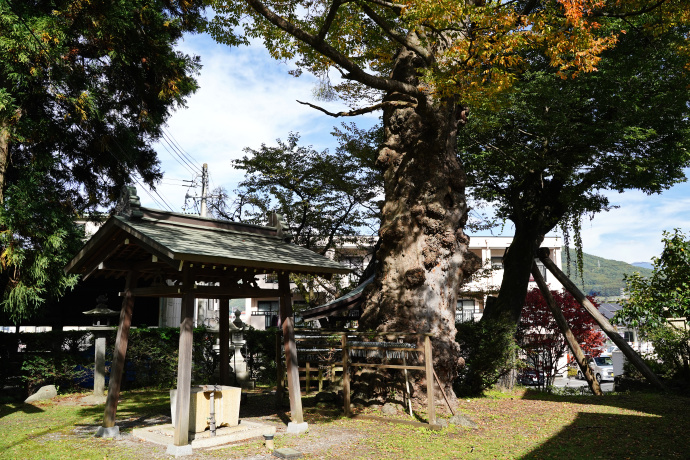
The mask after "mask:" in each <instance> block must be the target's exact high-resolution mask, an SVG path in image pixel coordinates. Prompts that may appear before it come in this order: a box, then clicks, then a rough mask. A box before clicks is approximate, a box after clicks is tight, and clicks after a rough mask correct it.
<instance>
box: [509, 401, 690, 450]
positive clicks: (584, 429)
mask: <svg viewBox="0 0 690 460" xmlns="http://www.w3.org/2000/svg"><path fill="white" fill-rule="evenodd" d="M524 399H532V400H544V401H554V402H563V403H572V404H573V410H579V412H578V414H577V417H576V418H575V420H574V421H573V422H572V423H571V424H570V425H568V426H566V427H564V428H563V429H562V430H561V431H559V432H558V433H557V434H556V435H555V436H552V437H551V438H550V439H549V440H548V441H546V442H544V443H543V444H541V445H540V446H539V447H537V448H535V449H534V450H532V451H531V452H530V453H529V454H527V455H524V456H523V457H521V458H522V459H536V458H539V459H543V458H564V457H566V458H567V457H570V458H636V459H640V458H688V455H690V454H689V452H690V438H689V437H688V436H687V427H688V426H690V399H688V398H685V397H679V396H671V395H663V394H658V393H657V394H653V393H642V394H622V395H606V396H603V397H595V396H555V395H549V394H545V393H537V392H530V391H528V392H526V393H525V396H524ZM576 405H577V406H576ZM582 405H584V406H585V410H581V409H582ZM606 406H609V407H616V408H619V409H625V410H628V411H630V412H631V413H630V414H612V413H606ZM576 407H578V409H575V408H576ZM589 409H591V411H590V410H589Z"/></svg>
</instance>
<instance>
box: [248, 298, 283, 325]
mask: <svg viewBox="0 0 690 460" xmlns="http://www.w3.org/2000/svg"><path fill="white" fill-rule="evenodd" d="M278 305H279V303H278V301H277V300H260V301H259V302H258V303H257V311H255V312H252V316H263V317H264V318H265V322H264V327H265V328H266V329H268V328H269V327H277V326H278Z"/></svg>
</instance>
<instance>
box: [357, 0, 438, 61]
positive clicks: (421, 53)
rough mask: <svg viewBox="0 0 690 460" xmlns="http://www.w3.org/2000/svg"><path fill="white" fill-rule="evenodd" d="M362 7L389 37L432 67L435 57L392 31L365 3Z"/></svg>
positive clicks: (361, 4)
mask: <svg viewBox="0 0 690 460" xmlns="http://www.w3.org/2000/svg"><path fill="white" fill-rule="evenodd" d="M360 6H361V8H362V11H364V13H365V14H366V15H367V16H369V17H370V18H371V19H372V20H373V21H374V22H375V23H376V24H377V25H378V26H379V27H380V28H381V30H383V31H384V32H385V33H386V34H388V36H389V37H391V38H392V39H393V40H395V41H396V42H398V43H400V44H401V45H402V46H404V47H405V48H407V49H409V50H412V51H414V52H415V53H417V54H418V55H419V57H421V58H422V59H424V62H426V64H427V65H431V64H432V63H433V61H434V59H433V56H431V54H429V52H428V51H427V50H425V49H424V48H422V47H421V46H419V45H417V44H415V43H412V42H411V41H410V40H408V39H407V37H405V36H403V35H401V34H399V33H398V32H396V31H395V30H393V29H391V28H390V27H389V25H388V24H387V23H386V21H384V20H383V18H382V17H381V16H379V15H378V13H376V11H374V10H373V9H371V8H370V7H369V5H367V4H366V3H365V2H362V3H360Z"/></svg>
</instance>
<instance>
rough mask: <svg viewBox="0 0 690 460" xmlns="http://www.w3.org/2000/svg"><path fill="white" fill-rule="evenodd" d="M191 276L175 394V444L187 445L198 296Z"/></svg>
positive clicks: (186, 282)
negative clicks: (195, 295)
mask: <svg viewBox="0 0 690 460" xmlns="http://www.w3.org/2000/svg"><path fill="white" fill-rule="evenodd" d="M192 283H193V282H192V281H191V280H190V276H189V275H188V274H185V276H184V283H183V286H184V287H185V291H186V292H185V293H184V295H183V296H182V315H181V316H182V318H181V319H182V321H181V322H180V345H179V351H178V364H177V393H176V395H175V397H176V401H175V411H176V417H175V421H176V423H175V433H174V436H173V444H174V445H175V446H186V445H187V444H189V399H190V390H191V383H192V339H193V328H194V324H193V323H194V304H195V303H196V298H195V297H194V292H193V290H192V289H191V287H192Z"/></svg>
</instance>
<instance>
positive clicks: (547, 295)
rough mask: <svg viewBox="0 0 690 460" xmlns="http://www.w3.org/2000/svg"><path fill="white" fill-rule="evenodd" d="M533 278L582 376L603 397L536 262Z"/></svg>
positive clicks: (593, 391) (533, 267)
mask: <svg viewBox="0 0 690 460" xmlns="http://www.w3.org/2000/svg"><path fill="white" fill-rule="evenodd" d="M532 276H533V277H534V281H536V283H537V286H539V290H540V291H541V294H542V295H543V296H544V300H546V305H548V306H549V310H551V314H552V315H553V317H554V319H555V320H556V324H558V328H559V329H560V330H561V333H562V334H563V337H565V341H566V342H567V343H568V346H569V347H570V350H571V351H572V352H573V355H574V356H575V360H576V361H577V365H578V366H580V371H582V375H584V376H585V379H586V380H587V384H588V385H589V388H590V389H591V390H592V393H594V394H595V395H597V396H601V395H602V394H603V393H602V392H601V387H600V386H599V382H597V379H595V378H594V373H593V372H592V369H591V368H590V367H589V366H588V365H587V358H585V354H584V352H583V351H582V348H581V347H580V344H579V343H578V342H577V339H576V338H575V335H574V334H573V331H572V330H571V329H570V326H568V322H567V321H566V319H565V316H564V315H563V312H562V311H561V309H560V308H558V305H557V304H556V300H555V299H554V298H553V295H551V291H549V287H548V286H547V285H546V281H544V277H543V276H541V272H540V271H539V267H537V263H536V262H532Z"/></svg>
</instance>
